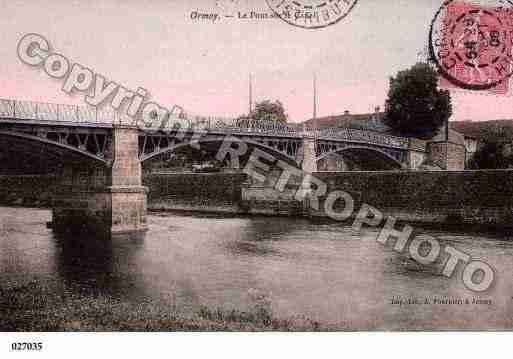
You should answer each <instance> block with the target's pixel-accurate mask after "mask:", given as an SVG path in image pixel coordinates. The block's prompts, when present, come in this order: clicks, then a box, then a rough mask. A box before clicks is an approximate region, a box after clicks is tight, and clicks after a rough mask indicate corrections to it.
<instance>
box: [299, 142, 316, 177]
mask: <svg viewBox="0 0 513 359" xmlns="http://www.w3.org/2000/svg"><path fill="white" fill-rule="evenodd" d="M301 169H302V170H303V171H305V172H308V173H314V172H317V154H316V151H315V138H314V137H310V136H304V137H303V162H302V164H301Z"/></svg>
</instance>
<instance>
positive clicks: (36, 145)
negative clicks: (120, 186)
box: [0, 130, 107, 166]
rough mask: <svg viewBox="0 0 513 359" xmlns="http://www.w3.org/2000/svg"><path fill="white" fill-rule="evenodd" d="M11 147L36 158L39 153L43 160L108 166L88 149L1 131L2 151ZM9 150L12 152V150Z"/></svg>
mask: <svg viewBox="0 0 513 359" xmlns="http://www.w3.org/2000/svg"><path fill="white" fill-rule="evenodd" d="M11 145H12V146H14V147H15V148H17V149H18V148H19V149H22V150H23V149H24V150H25V151H24V152H25V153H30V154H31V155H33V156H34V157H38V151H39V152H40V153H41V156H40V157H41V159H48V157H52V158H53V159H61V160H65V159H72V160H76V161H83V160H86V161H89V162H91V163H96V164H101V165H105V166H106V165H107V161H106V160H105V159H104V158H103V157H101V156H98V155H94V154H93V153H91V152H88V151H87V150H86V149H81V148H79V147H75V146H72V145H70V144H67V143H63V142H58V141H53V140H51V139H48V138H44V137H40V136H35V135H31V134H28V133H24V132H16V131H5V130H0V151H1V150H2V148H4V149H5V148H6V146H9V147H10V146H11ZM9 149H10V150H11V151H12V148H9ZM35 149H37V150H35Z"/></svg>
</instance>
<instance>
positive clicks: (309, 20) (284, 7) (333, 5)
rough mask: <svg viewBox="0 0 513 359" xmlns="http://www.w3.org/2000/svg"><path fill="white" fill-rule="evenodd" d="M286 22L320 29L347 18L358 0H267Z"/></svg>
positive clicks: (306, 27)
mask: <svg viewBox="0 0 513 359" xmlns="http://www.w3.org/2000/svg"><path fill="white" fill-rule="evenodd" d="M266 1H267V4H268V5H269V7H270V8H271V10H272V11H273V12H274V13H275V14H276V15H278V17H280V18H281V19H282V20H284V21H285V22H287V23H289V24H291V25H294V26H298V27H302V28H305V29H320V28H324V27H327V26H330V25H334V24H336V23H338V22H339V21H340V20H342V19H343V18H345V17H346V16H347V15H348V14H349V13H350V12H351V10H353V8H354V6H355V5H356V3H357V2H358V0H350V1H349V0H330V1H324V0H299V1H296V0H294V1H292V0H266Z"/></svg>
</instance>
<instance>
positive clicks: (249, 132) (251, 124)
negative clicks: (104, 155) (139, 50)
mask: <svg viewBox="0 0 513 359" xmlns="http://www.w3.org/2000/svg"><path fill="white" fill-rule="evenodd" d="M1 123H7V124H10V125H17V124H19V125H25V126H42V127H46V126H51V127H55V126H59V127H67V128H70V127H82V128H98V129H99V128H101V129H111V128H112V127H113V126H115V125H118V124H121V125H123V124H125V125H134V124H136V122H134V120H133V119H132V118H129V117H126V116H125V117H123V116H120V114H119V113H118V112H117V111H115V110H113V109H97V108H95V107H81V106H75V105H60V104H49V103H41V102H30V101H17V100H5V99H0V124H1ZM140 129H141V131H145V132H150V133H152V132H153V133H157V132H170V131H186V132H191V131H194V132H198V133H209V134H220V135H226V134H230V135H234V136H255V137H259V136H265V137H274V138H284V139H287V138H289V139H300V138H303V137H313V138H315V139H316V140H318V141H324V142H352V143H365V144H370V145H375V146H379V147H387V148H396V149H400V150H407V149H408V146H409V140H408V139H407V138H402V137H396V136H390V135H387V134H383V133H379V132H374V131H363V130H355V129H349V128H330V129H324V130H310V131H299V130H297V128H294V127H292V126H289V125H287V124H284V123H278V122H274V121H268V122H266V121H254V120H249V119H243V120H241V119H226V118H219V117H200V116H194V117H176V116H174V115H170V116H169V118H167V119H166V120H164V121H163V124H160V126H158V127H157V126H156V127H141V128H140Z"/></svg>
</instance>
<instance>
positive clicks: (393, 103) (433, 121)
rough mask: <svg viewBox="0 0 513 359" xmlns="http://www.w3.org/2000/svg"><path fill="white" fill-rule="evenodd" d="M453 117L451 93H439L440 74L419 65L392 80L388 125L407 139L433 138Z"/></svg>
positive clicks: (387, 104)
mask: <svg viewBox="0 0 513 359" xmlns="http://www.w3.org/2000/svg"><path fill="white" fill-rule="evenodd" d="M451 115H452V104H451V97H450V94H449V91H447V90H440V89H438V74H437V72H436V70H435V69H433V68H432V67H431V66H430V65H429V64H426V63H422V62H419V63H417V64H415V65H414V66H413V67H412V68H410V69H408V70H404V71H399V72H398V73H397V75H396V77H391V78H390V89H389V91H388V99H387V101H386V116H385V123H386V124H387V125H388V126H390V127H391V128H392V129H394V130H396V131H398V132H399V133H401V134H403V135H412V136H432V135H434V134H435V133H436V132H437V130H438V129H439V128H440V126H442V125H443V124H444V123H445V122H446V121H447V120H448V119H449V118H450V117H451Z"/></svg>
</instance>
